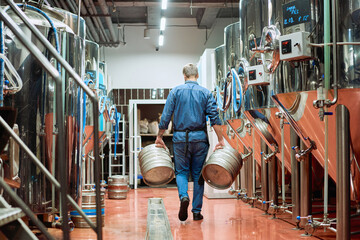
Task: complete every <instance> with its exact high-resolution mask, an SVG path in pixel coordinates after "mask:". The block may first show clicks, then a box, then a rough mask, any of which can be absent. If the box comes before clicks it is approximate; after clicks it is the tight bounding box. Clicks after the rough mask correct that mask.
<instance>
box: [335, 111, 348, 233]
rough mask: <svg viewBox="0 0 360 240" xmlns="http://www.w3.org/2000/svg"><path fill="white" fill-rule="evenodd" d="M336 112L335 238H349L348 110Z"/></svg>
mask: <svg viewBox="0 0 360 240" xmlns="http://www.w3.org/2000/svg"><path fill="white" fill-rule="evenodd" d="M335 112H336V218H337V227H336V229H337V233H336V239H338V240H340V239H341V240H348V239H350V128H349V125H350V120H349V110H348V109H347V108H346V107H345V106H344V105H338V106H337V107H336V109H335Z"/></svg>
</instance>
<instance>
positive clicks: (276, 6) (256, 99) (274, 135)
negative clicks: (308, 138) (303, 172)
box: [240, 0, 291, 172]
mask: <svg viewBox="0 0 360 240" xmlns="http://www.w3.org/2000/svg"><path fill="white" fill-rule="evenodd" d="M241 3H242V4H241V5H240V19H242V20H241V22H242V23H243V24H244V25H245V26H244V25H242V26H241V27H242V29H241V31H242V32H244V33H245V36H249V35H251V34H252V33H251V32H246V31H248V29H251V28H250V27H249V26H248V25H246V24H249V25H250V26H253V25H254V24H253V23H251V22H249V19H248V18H247V17H248V16H249V14H250V19H251V17H252V16H251V15H252V14H251V8H250V9H249V8H248V7H249V6H248V5H247V4H246V1H242V2H241ZM258 11H259V14H260V16H262V17H261V19H263V22H262V24H261V25H262V26H263V28H262V29H261V30H262V33H261V37H260V41H257V42H256V45H255V41H254V40H253V39H252V38H253V37H248V38H245V37H243V39H242V41H244V43H245V46H247V47H246V48H245V49H244V55H246V58H245V60H244V61H246V60H248V61H249V63H248V64H249V65H252V64H260V65H263V67H264V72H266V73H267V77H268V78H269V80H270V84H269V85H261V86H249V87H248V88H247V92H246V93H245V115H246V117H247V119H248V120H249V121H250V122H251V123H252V124H253V126H254V127H255V129H256V130H257V132H258V134H259V135H260V136H261V138H262V139H263V140H264V141H265V143H266V144H267V145H268V147H269V148H270V151H271V152H278V153H277V154H276V156H277V157H278V158H279V159H281V156H282V153H281V152H280V150H281V146H280V144H281V128H280V126H283V127H284V135H283V136H284V138H285V139H284V159H285V167H286V169H287V170H288V171H289V172H291V161H290V151H291V146H290V128H289V126H288V125H280V120H279V119H278V118H277V116H276V113H277V112H278V109H277V108H276V106H275V104H274V103H273V101H272V99H271V95H272V94H274V93H275V92H276V91H277V90H276V89H277V88H278V87H279V84H278V82H280V80H281V79H282V68H283V65H282V63H280V59H279V58H278V56H279V50H278V38H279V36H280V32H281V28H282V27H281V23H282V1H280V0H272V1H265V2H264V4H263V5H262V6H261V8H260V9H259V10H258ZM246 42H248V44H246ZM251 48H252V49H256V48H258V49H259V50H254V51H251ZM265 49H270V50H265ZM260 50H261V51H260ZM260 52H261V54H260ZM251 58H253V59H251ZM273 58H274V59H276V61H273ZM254 59H255V61H254ZM257 62H258V63H257ZM242 65H243V66H244V65H245V64H244V63H243V62H242ZM244 69H245V71H244V75H245V76H244V77H243V78H242V79H244V80H246V79H248V75H246V74H248V72H247V71H246V66H244ZM244 82H246V81H244ZM244 84H246V83H244ZM245 89H246V87H245Z"/></svg>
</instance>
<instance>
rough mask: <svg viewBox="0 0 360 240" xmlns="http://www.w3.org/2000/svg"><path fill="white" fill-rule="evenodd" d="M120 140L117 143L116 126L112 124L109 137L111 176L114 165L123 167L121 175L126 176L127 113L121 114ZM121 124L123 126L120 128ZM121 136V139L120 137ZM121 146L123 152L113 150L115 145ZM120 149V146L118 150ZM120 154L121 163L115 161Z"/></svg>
mask: <svg viewBox="0 0 360 240" xmlns="http://www.w3.org/2000/svg"><path fill="white" fill-rule="evenodd" d="M118 124H119V129H120V131H119V142H118V143H117V144H116V143H115V133H114V126H111V134H110V139H109V177H111V176H112V175H113V174H114V173H113V168H114V167H121V175H123V176H125V171H126V161H125V137H126V125H125V115H122V116H121V120H120V121H119V123H118ZM120 126H121V128H120ZM120 136H121V139H120ZM115 144H116V145H117V146H119V147H120V148H121V152H117V153H116V157H115V153H113V152H112V148H113V146H115ZM116 151H118V147H117V150H116ZM119 156H120V159H121V161H120V163H114V161H116V160H117V159H118V158H119Z"/></svg>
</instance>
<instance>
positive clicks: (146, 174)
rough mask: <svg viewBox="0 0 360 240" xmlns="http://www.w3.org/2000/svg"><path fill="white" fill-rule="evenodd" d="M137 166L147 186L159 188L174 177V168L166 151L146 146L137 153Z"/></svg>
mask: <svg viewBox="0 0 360 240" xmlns="http://www.w3.org/2000/svg"><path fill="white" fill-rule="evenodd" d="M139 164H140V169H141V174H142V176H143V180H144V182H145V183H146V184H147V185H149V186H161V185H165V184H167V183H169V182H170V181H171V180H172V179H173V178H174V177H175V172H174V166H173V163H172V161H171V157H170V152H169V150H168V149H166V150H165V149H164V148H157V147H156V146H155V144H151V145H148V146H146V147H145V148H144V149H143V150H141V152H140V153H139Z"/></svg>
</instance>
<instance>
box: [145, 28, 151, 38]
mask: <svg viewBox="0 0 360 240" xmlns="http://www.w3.org/2000/svg"><path fill="white" fill-rule="evenodd" d="M144 39H150V29H148V28H145V29H144Z"/></svg>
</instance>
